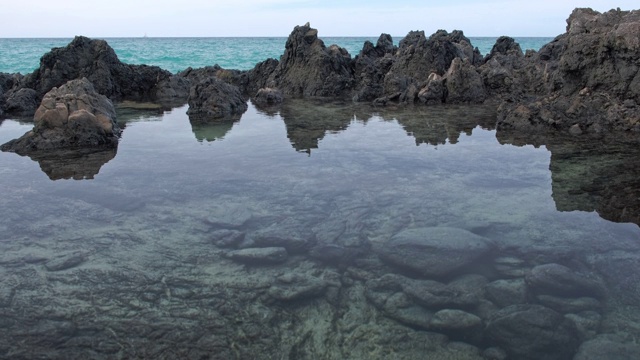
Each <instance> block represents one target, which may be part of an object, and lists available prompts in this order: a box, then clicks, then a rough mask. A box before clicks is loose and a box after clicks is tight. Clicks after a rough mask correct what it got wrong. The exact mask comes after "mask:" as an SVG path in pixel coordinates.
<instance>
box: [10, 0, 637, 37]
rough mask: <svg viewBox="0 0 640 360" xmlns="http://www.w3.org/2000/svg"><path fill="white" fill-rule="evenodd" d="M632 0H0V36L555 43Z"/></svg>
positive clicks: (631, 5) (632, 5)
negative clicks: (308, 35) (446, 34)
mask: <svg viewBox="0 0 640 360" xmlns="http://www.w3.org/2000/svg"><path fill="white" fill-rule="evenodd" d="M639 4H640V2H638V0H634V1H626V0H620V1H597V0H583V1H568V0H535V1H531V0H524V1H523V0H512V1H504V0H484V1H472V0H448V1H447V0H440V1H425V0H421V1H420V0H410V1H392V0H356V1H346V0H342V1H341V0H323V1H310V0H237V1H228V0H227V1H220V0H209V1H207V0H181V1H163V0H109V1H103V0H65V1H51V0H46V1H44V0H3V3H2V4H1V5H0V18H1V19H2V23H1V24H0V37H65V38H69V37H73V36H75V35H85V36H89V37H137V36H143V35H145V34H147V35H148V36H149V37H165V36H168V37H171V36H176V37H180V36H203V37H209V36H287V35H289V33H290V32H291V30H292V29H293V27H294V26H295V25H302V24H304V23H306V22H307V21H308V22H310V23H311V26H312V27H314V28H317V29H318V31H319V36H320V37H322V36H340V35H343V36H378V35H380V33H388V34H391V35H394V36H404V35H406V34H407V32H409V31H410V30H424V31H425V33H427V36H428V35H430V34H432V33H433V32H435V31H436V30H438V29H445V30H447V31H452V30H456V29H458V30H463V31H464V33H465V35H467V36H500V35H509V36H514V37H517V36H556V35H559V34H561V33H563V32H564V31H565V27H566V22H565V20H566V19H567V17H568V16H569V14H570V13H571V11H572V10H573V9H574V8H575V7H591V8H593V9H594V10H598V11H600V12H604V11H607V10H610V9H612V8H616V7H620V8H622V9H623V10H632V9H634V8H636V9H637V8H640V5H639Z"/></svg>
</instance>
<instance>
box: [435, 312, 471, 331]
mask: <svg viewBox="0 0 640 360" xmlns="http://www.w3.org/2000/svg"><path fill="white" fill-rule="evenodd" d="M429 325H430V327H431V328H433V329H436V330H441V331H464V330H470V329H476V328H478V327H480V325H482V319H480V318H479V317H477V316H475V315H473V314H470V313H468V312H466V311H462V310H456V309H443V310H440V311H438V312H436V313H435V314H433V317H432V318H431V323H430V324H429Z"/></svg>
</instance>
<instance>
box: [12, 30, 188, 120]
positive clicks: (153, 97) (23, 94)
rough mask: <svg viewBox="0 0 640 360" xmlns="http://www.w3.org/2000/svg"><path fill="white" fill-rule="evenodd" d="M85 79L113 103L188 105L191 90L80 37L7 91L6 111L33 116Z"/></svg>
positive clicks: (167, 74)
mask: <svg viewBox="0 0 640 360" xmlns="http://www.w3.org/2000/svg"><path fill="white" fill-rule="evenodd" d="M81 78H87V79H88V80H89V81H90V82H91V83H92V84H93V85H94V87H95V90H96V91H97V92H98V93H99V94H102V95H105V96H107V97H109V98H110V99H113V100H119V99H129V100H139V101H177V100H176V99H182V101H183V102H184V101H185V100H186V96H187V95H188V89H189V88H188V84H187V83H185V82H184V81H181V80H180V79H179V78H175V77H174V76H173V75H172V74H171V73H170V72H168V71H166V70H163V69H161V68H159V67H157V66H147V65H129V64H124V63H122V62H121V61H120V60H119V59H118V57H117V55H116V53H115V51H114V50H113V49H112V48H111V47H110V46H109V45H108V44H107V42H106V41H104V40H95V39H89V38H87V37H84V36H77V37H75V38H74V39H73V41H71V43H69V44H68V45H67V46H66V47H61V48H54V49H52V50H51V51H50V52H48V53H46V54H45V55H44V56H42V58H41V59H40V67H39V68H38V69H36V70H35V71H34V72H33V73H31V74H28V75H26V76H24V78H23V79H21V80H20V81H19V82H18V83H14V84H13V86H12V88H11V89H8V90H7V91H6V92H5V94H4V97H5V98H6V104H5V105H4V106H3V107H4V111H5V112H7V113H12V114H32V113H33V112H34V111H35V108H36V106H37V104H38V103H39V101H40V99H42V97H43V96H44V95H45V94H46V93H47V92H48V91H49V90H51V89H52V88H54V87H60V86H62V85H64V84H65V83H66V82H68V81H70V80H75V79H81ZM0 95H2V94H0ZM0 105H2V104H1V103H0Z"/></svg>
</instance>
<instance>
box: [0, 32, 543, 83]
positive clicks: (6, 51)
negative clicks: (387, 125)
mask: <svg viewBox="0 0 640 360" xmlns="http://www.w3.org/2000/svg"><path fill="white" fill-rule="evenodd" d="M321 38H322V37H321ZM322 39H323V41H324V42H325V44H326V45H327V46H329V45H331V44H337V45H340V46H342V47H344V48H345V49H347V50H348V51H349V54H351V56H352V57H355V56H356V55H357V54H358V53H359V52H360V50H362V46H363V44H364V42H365V41H366V40H369V41H371V42H373V43H374V44H375V43H376V41H377V39H378V38H377V37H375V36H374V37H328V38H322ZM401 39H402V37H399V36H397V37H394V42H395V44H396V45H397V44H398V42H399V41H400V40H401ZM71 40H72V39H0V72H5V73H14V72H19V73H22V74H27V73H30V72H32V71H33V70H35V69H36V68H37V67H38V66H39V59H40V57H41V56H42V55H43V54H45V53H46V52H48V51H50V50H51V48H53V47H64V46H66V45H67V44H68V43H69V42H70V41H71ZM106 40H107V42H108V43H109V45H110V46H111V47H112V48H113V49H114V50H115V52H116V54H117V55H118V57H119V58H120V60H121V61H122V62H124V63H127V64H147V65H157V66H160V67H161V68H163V69H166V70H169V71H171V72H173V73H176V72H179V71H182V70H184V69H186V68H187V67H189V66H191V67H193V68H198V67H204V66H210V65H214V64H218V65H220V66H222V67H223V68H227V69H238V70H249V69H252V68H253V67H254V66H255V64H257V63H258V62H260V61H263V60H266V59H268V58H275V59H279V58H280V55H282V53H283V52H284V46H285V43H286V41H287V38H286V37H274V38H261V37H255V38H108V39H106ZM470 40H471V43H472V44H473V46H477V47H478V49H479V50H480V52H481V53H483V54H487V53H488V52H489V51H491V48H492V47H493V44H495V40H496V38H493V37H474V38H470ZM516 40H517V41H519V42H520V45H521V47H522V49H523V50H524V49H534V50H538V49H540V47H542V46H543V45H544V44H546V43H548V42H549V41H551V38H518V39H516Z"/></svg>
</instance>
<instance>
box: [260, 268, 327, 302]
mask: <svg viewBox="0 0 640 360" xmlns="http://www.w3.org/2000/svg"><path fill="white" fill-rule="evenodd" d="M328 285H329V284H328V283H327V282H326V281H324V280H323V279H320V278H316V277H311V276H306V275H293V274H290V275H283V276H281V277H279V278H278V279H276V282H275V284H274V285H272V286H271V287H270V288H269V291H268V294H269V296H271V297H272V298H274V299H276V300H281V301H294V300H302V299H308V298H314V297H318V296H322V295H323V294H324V293H325V291H326V289H327V286H328Z"/></svg>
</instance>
